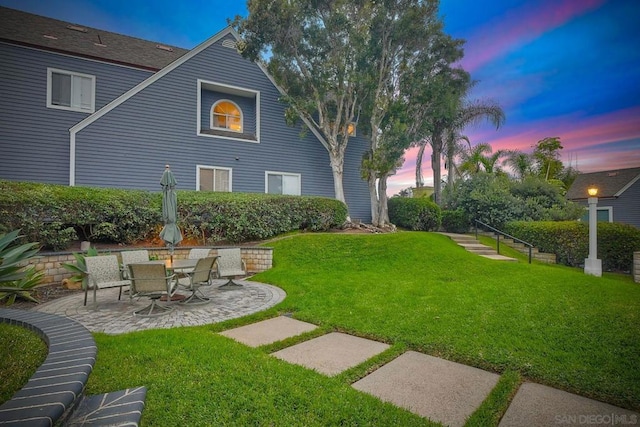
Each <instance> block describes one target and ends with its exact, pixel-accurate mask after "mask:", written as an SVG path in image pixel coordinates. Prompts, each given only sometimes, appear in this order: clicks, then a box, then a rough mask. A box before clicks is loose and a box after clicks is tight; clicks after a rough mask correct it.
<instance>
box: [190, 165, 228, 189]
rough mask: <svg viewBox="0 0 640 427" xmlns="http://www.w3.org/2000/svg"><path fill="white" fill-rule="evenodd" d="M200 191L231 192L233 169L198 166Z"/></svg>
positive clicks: (198, 186) (197, 178) (197, 179)
mask: <svg viewBox="0 0 640 427" xmlns="http://www.w3.org/2000/svg"><path fill="white" fill-rule="evenodd" d="M197 170H198V175H197V177H196V181H197V188H198V191H221V192H230V191H231V169H230V168H220V167H215V166H201V165H198V166H197Z"/></svg>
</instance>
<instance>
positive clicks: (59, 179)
mask: <svg viewBox="0 0 640 427" xmlns="http://www.w3.org/2000/svg"><path fill="white" fill-rule="evenodd" d="M47 68H57V69H61V70H65V71H71V72H77V73H84V74H90V75H93V76H96V94H95V106H96V110H97V109H99V108H100V107H102V106H104V105H105V104H107V103H108V102H110V101H111V100H113V99H114V98H116V97H117V96H119V95H120V94H122V93H124V92H126V91H127V90H128V89H129V88H131V87H133V86H135V85H136V84H137V83H139V82H141V81H142V80H144V79H145V78H147V77H148V76H149V75H150V74H151V73H150V72H148V71H142V70H135V69H131V68H126V67H121V66H116V65H111V64H107V63H102V62H97V61H90V60H86V59H81V58H75V57H71V56H67V55H62V54H57V53H51V52H45V51H41V50H37V49H29V48H25V47H20V46H15V45H11V44H7V43H0V93H2V96H0V152H1V155H0V178H2V179H10V180H19V181H36V182H47V183H53V184H69V128H70V127H71V126H73V125H75V124H76V123H78V122H79V121H80V120H82V119H84V118H85V117H87V116H88V115H89V114H88V113H80V112H75V111H65V110H57V109H52V108H47Z"/></svg>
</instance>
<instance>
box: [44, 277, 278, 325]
mask: <svg viewBox="0 0 640 427" xmlns="http://www.w3.org/2000/svg"><path fill="white" fill-rule="evenodd" d="M225 282H226V280H214V281H213V284H212V286H206V287H202V288H200V289H201V291H202V293H203V294H205V295H206V296H208V297H209V298H211V302H210V303H208V304H198V305H186V304H179V303H177V302H172V303H170V304H171V305H172V306H173V307H174V310H173V311H172V312H171V313H168V314H165V315H162V316H158V317H139V316H134V315H133V312H134V311H135V310H138V309H140V308H143V307H145V306H147V305H149V299H148V298H140V299H133V300H131V299H130V298H129V296H128V295H122V299H121V300H120V301H118V289H102V290H99V291H98V298H97V300H98V308H97V309H94V307H93V299H92V298H93V294H92V293H91V292H90V293H89V296H88V300H87V305H86V306H84V305H83V300H84V293H82V292H79V293H77V294H75V295H70V296H67V297H63V298H59V299H56V300H53V301H50V302H48V303H45V304H42V305H40V306H37V307H35V308H34V310H36V311H40V312H44V313H51V314H59V315H61V316H66V317H69V318H71V319H74V320H77V321H78V322H80V323H81V324H82V325H84V326H85V327H86V328H87V329H89V330H90V331H91V332H104V333H107V334H110V335H117V334H123V333H127V332H133V331H140V330H146V329H166V328H174V327H179V326H198V325H206V324H210V323H217V322H222V321H224V320H229V319H234V318H237V317H242V316H246V315H248V314H252V313H256V312H258V311H262V310H266V309H268V308H270V307H273V306H274V305H276V304H278V303H280V302H281V301H282V300H284V298H285V296H286V294H285V292H284V291H283V290H282V289H280V288H277V287H275V286H271V285H267V284H264V283H258V282H252V281H249V280H236V283H239V284H242V285H243V286H242V287H240V288H237V289H227V290H221V289H218V286H220V285H222V284H224V283H225ZM186 293H187V292H185V294H186Z"/></svg>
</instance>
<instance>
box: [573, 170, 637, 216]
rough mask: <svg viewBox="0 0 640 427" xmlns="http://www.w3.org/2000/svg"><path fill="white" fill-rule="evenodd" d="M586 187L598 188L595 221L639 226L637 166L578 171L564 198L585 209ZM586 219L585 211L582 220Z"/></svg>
mask: <svg viewBox="0 0 640 427" xmlns="http://www.w3.org/2000/svg"><path fill="white" fill-rule="evenodd" d="M590 187H595V188H597V189H598V194H597V197H598V205H597V211H598V221H607V222H620V223H624V224H630V225H633V226H636V227H638V228H640V167H637V168H629V169H618V170H608V171H601V172H593V173H584V174H580V175H578V177H577V178H576V180H575V181H574V182H573V184H572V185H571V188H570V189H569V191H568V192H567V199H569V200H572V201H574V202H576V203H579V204H581V205H584V206H585V209H586V208H587V198H588V197H589V195H588V193H587V189H588V188H590ZM587 219H588V215H587V214H585V217H584V220H587Z"/></svg>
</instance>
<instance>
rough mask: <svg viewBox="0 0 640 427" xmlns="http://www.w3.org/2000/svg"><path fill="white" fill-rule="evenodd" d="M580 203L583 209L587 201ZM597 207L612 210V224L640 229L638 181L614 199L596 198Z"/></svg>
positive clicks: (639, 189)
mask: <svg viewBox="0 0 640 427" xmlns="http://www.w3.org/2000/svg"><path fill="white" fill-rule="evenodd" d="M578 203H580V204H581V205H582V206H584V207H585V208H586V207H587V201H586V200H581V201H579V202H578ZM598 207H599V208H604V207H612V208H613V222H619V223H622V224H629V225H633V226H635V227H638V228H640V181H636V182H635V183H634V184H633V185H632V186H631V187H629V188H627V189H626V190H625V191H624V193H622V194H621V195H620V196H619V197H618V198H616V199H609V198H598Z"/></svg>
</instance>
